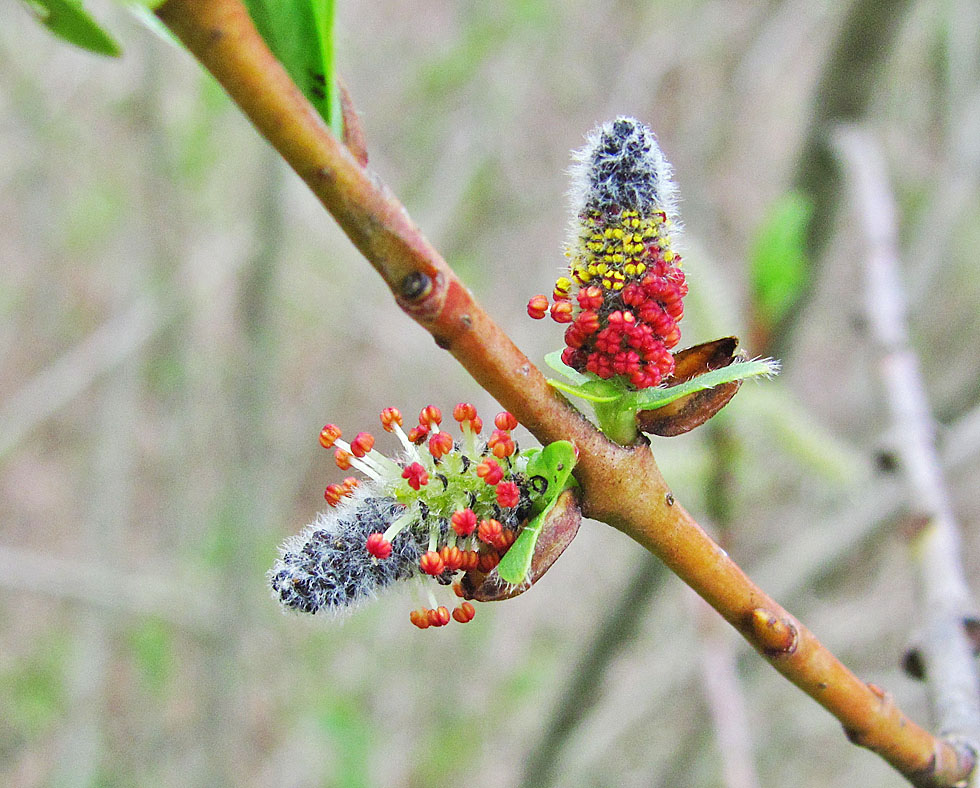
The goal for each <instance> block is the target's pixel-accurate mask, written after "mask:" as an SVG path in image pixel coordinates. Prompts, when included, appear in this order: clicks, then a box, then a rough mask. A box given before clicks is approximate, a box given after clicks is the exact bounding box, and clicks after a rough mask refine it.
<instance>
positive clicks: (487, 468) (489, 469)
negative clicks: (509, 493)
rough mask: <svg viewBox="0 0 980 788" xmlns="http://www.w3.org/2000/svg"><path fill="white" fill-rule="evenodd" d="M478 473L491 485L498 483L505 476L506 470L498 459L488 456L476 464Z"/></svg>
mask: <svg viewBox="0 0 980 788" xmlns="http://www.w3.org/2000/svg"><path fill="white" fill-rule="evenodd" d="M476 475H477V476H479V477H480V478H481V479H483V481H485V482H486V483H487V484H489V485H497V484H499V483H500V480H501V479H503V478H504V470H503V468H501V467H500V465H499V464H498V463H497V461H496V460H492V459H489V458H488V459H486V460H484V461H483V462H481V463H480V464H479V465H477V466H476Z"/></svg>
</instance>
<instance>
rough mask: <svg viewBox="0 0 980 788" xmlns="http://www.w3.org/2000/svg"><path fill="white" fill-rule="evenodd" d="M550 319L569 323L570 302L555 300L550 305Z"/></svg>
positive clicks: (570, 314)
mask: <svg viewBox="0 0 980 788" xmlns="http://www.w3.org/2000/svg"><path fill="white" fill-rule="evenodd" d="M551 319H552V320H554V321H555V322H556V323H571V322H572V302H571V301H555V303H553V304H552V305H551Z"/></svg>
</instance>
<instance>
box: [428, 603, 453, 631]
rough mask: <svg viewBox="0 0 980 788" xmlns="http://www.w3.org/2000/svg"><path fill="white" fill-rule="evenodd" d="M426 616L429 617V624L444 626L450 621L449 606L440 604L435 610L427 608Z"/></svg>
mask: <svg viewBox="0 0 980 788" xmlns="http://www.w3.org/2000/svg"><path fill="white" fill-rule="evenodd" d="M426 617H427V618H428V619H429V624H431V625H432V626H434V627H444V626H446V624H448V623H449V608H447V607H445V606H444V605H440V606H439V607H437V608H436V609H435V610H431V609H430V610H427V611H426Z"/></svg>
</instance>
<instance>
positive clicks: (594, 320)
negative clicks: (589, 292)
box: [572, 309, 599, 336]
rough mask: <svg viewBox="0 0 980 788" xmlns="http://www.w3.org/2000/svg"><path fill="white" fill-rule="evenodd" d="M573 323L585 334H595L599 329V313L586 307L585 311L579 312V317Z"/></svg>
mask: <svg viewBox="0 0 980 788" xmlns="http://www.w3.org/2000/svg"><path fill="white" fill-rule="evenodd" d="M572 325H574V326H575V328H577V329H578V331H579V333H580V334H582V335H583V336H589V335H590V334H594V333H595V332H596V331H598V330H599V313H598V312H594V311H593V310H591V309H586V310H585V311H584V312H579V315H578V317H576V318H575V322H574V323H573V324H572Z"/></svg>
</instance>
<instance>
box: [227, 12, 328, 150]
mask: <svg viewBox="0 0 980 788" xmlns="http://www.w3.org/2000/svg"><path fill="white" fill-rule="evenodd" d="M245 6H246V7H247V8H248V12H249V14H250V15H251V17H252V20H253V21H254V22H255V27H256V28H257V29H258V31H259V33H260V35H261V36H262V38H263V39H265V42H266V44H268V45H269V49H271V50H272V53H273V54H274V55H275V56H276V57H277V58H278V59H279V62H280V63H282V64H283V66H284V67H285V68H286V71H287V72H289V76H290V77H292V79H293V81H294V82H295V83H296V84H297V85H298V86H299V89H300V90H301V91H303V95H305V96H306V98H307V99H309V101H310V103H311V104H312V105H313V106H314V107H315V108H316V111H317V112H319V113H320V116H321V117H322V118H323V120H324V121H325V122H326V123H327V125H328V126H330V128H331V129H332V130H333V133H334V134H335V135H336V136H337V137H340V136H341V135H342V133H343V121H342V118H341V110H340V89H339V88H338V86H337V75H336V72H335V70H334V36H333V27H334V25H333V22H334V0H245Z"/></svg>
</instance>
